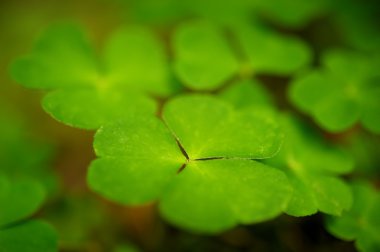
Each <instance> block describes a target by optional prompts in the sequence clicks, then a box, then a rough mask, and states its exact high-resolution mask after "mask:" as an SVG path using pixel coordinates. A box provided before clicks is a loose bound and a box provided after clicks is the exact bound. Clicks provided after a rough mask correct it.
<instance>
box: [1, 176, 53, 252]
mask: <svg viewBox="0 0 380 252" xmlns="http://www.w3.org/2000/svg"><path fill="white" fill-rule="evenodd" d="M44 199H45V190H44V188H43V187H42V185H41V184H40V183H38V182H37V181H34V180H26V179H20V180H10V179H8V178H7V177H6V176H4V175H1V174H0V208H1V211H0V248H1V251H9V252H21V251H33V252H34V251H57V237H56V235H55V232H54V231H53V230H52V228H51V227H50V226H49V225H47V224H45V223H44V222H42V221H37V220H36V221H25V222H21V223H18V222H19V221H22V220H24V219H25V218H27V217H29V216H30V215H32V214H33V213H34V212H36V211H37V210H38V209H39V208H40V206H41V204H42V202H43V201H44Z"/></svg>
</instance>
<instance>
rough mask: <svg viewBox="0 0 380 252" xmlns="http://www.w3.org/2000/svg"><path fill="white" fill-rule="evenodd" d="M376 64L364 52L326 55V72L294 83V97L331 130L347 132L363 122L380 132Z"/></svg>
mask: <svg viewBox="0 0 380 252" xmlns="http://www.w3.org/2000/svg"><path fill="white" fill-rule="evenodd" d="M375 62H376V61H374V60H373V59H371V58H370V57H369V56H366V55H362V54H360V53H353V52H343V51H330V52H328V53H325V54H324V56H323V59H322V63H323V68H322V69H318V70H312V71H310V72H308V73H305V74H303V75H302V76H300V77H298V78H296V79H295V80H294V82H293V83H292V86H291V89H290V92H289V94H290V98H291V100H292V101H293V103H294V104H295V105H296V106H297V107H299V108H300V109H302V110H303V111H305V112H306V113H309V114H310V115H311V116H312V117H313V118H314V119H315V120H316V122H317V123H318V124H319V125H321V126H322V127H324V128H325V129H327V130H328V131H331V132H339V131H343V130H347V129H348V128H350V127H352V126H353V125H354V124H356V123H357V122H359V121H360V122H361V124H362V125H363V126H364V127H365V128H367V129H368V130H370V131H372V132H374V133H380V120H379V116H378V115H379V113H380V103H379V96H380V85H379V80H380V79H379V78H380V72H379V71H378V69H377V64H375Z"/></svg>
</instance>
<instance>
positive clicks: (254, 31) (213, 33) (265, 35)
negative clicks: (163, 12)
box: [173, 21, 310, 90]
mask: <svg viewBox="0 0 380 252" xmlns="http://www.w3.org/2000/svg"><path fill="white" fill-rule="evenodd" d="M230 30H231V31H232V36H233V37H232V38H231V40H232V41H229V40H228V39H227V37H226V36H225V34H224V33H223V30H222V29H221V28H220V27H219V26H216V25H214V24H211V23H207V22H205V21H193V22H190V23H185V24H182V25H181V26H179V27H178V28H177V30H176V32H175V33H174V35H173V47H174V53H175V60H174V68H175V71H176V73H177V75H178V77H179V78H180V80H182V81H183V82H184V84H185V85H187V86H188V87H189V88H192V89H201V90H212V89H216V88H218V87H220V86H221V85H222V84H223V83H224V82H226V81H228V80H229V79H231V78H233V77H234V76H235V75H237V74H239V73H240V74H242V75H244V76H246V75H251V73H255V74H257V73H273V74H276V75H287V74H291V73H293V72H295V71H297V70H299V69H300V68H301V67H303V66H304V65H306V64H307V63H308V62H309V61H310V51H309V49H308V47H307V46H306V45H305V44H304V43H303V42H301V41H300V40H298V39H296V38H293V37H286V36H282V35H278V34H276V33H274V32H272V31H270V30H268V29H265V28H264V27H261V26H258V25H256V26H255V25H247V24H245V23H242V24H239V25H233V26H232V28H231V29H230ZM233 42H235V43H233ZM233 49H236V50H235V51H234V50H233ZM238 52H240V53H238ZM240 54H241V55H240ZM239 55H240V57H238V56H239Z"/></svg>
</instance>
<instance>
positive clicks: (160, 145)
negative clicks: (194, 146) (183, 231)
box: [88, 115, 186, 205]
mask: <svg viewBox="0 0 380 252" xmlns="http://www.w3.org/2000/svg"><path fill="white" fill-rule="evenodd" d="M94 148H95V151H96V154H97V155H98V156H100V157H102V158H101V159H97V160H95V161H94V162H93V163H92V164H91V167H90V171H89V174H88V182H89V184H90V186H91V188H92V189H93V190H95V191H98V192H100V193H102V194H103V195H104V196H106V197H107V198H109V199H112V200H115V201H118V202H120V203H124V204H132V205H136V204H142V203H146V202H149V201H153V200H156V199H157V198H158V197H159V196H160V194H162V191H163V189H164V187H165V186H166V184H167V183H168V181H170V179H171V178H173V177H174V176H175V175H176V172H177V170H178V169H179V168H180V167H181V165H182V164H183V163H184V162H185V160H186V159H185V157H184V156H183V155H182V153H181V151H180V149H179V148H178V146H177V144H176V141H175V139H174V138H173V136H172V135H171V133H170V131H169V130H168V129H167V128H166V127H165V125H164V124H163V123H162V122H161V121H160V120H158V119H157V118H155V117H153V116H149V115H145V116H143V115H136V116H134V117H129V118H126V120H125V121H124V122H119V123H117V124H113V125H110V126H108V127H104V128H101V129H100V130H99V131H98V132H97V134H96V136H95V142H94ZM110 169H112V170H110ZM147 174H149V176H147Z"/></svg>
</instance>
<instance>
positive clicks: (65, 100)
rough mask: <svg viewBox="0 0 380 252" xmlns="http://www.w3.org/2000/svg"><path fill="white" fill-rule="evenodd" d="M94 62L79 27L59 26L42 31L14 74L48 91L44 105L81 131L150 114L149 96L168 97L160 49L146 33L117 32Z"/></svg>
mask: <svg viewBox="0 0 380 252" xmlns="http://www.w3.org/2000/svg"><path fill="white" fill-rule="evenodd" d="M98 58H99V57H98V56H97V55H96V54H95V52H94V49H93V48H92V47H91V45H90V43H89V42H88V41H87V39H86V37H85V35H84V34H83V32H82V31H81V30H80V29H79V28H78V27H75V26H73V25H60V26H57V27H52V28H51V29H50V30H48V31H46V32H45V34H43V36H42V37H41V38H40V39H39V40H38V41H37V43H36V45H35V48H34V50H33V52H32V53H31V54H30V55H28V56H25V57H24V58H21V59H19V60H18V61H16V62H15V63H14V65H13V67H12V73H13V76H14V78H15V79H16V80H17V81H18V82H20V83H22V84H23V85H25V86H27V87H31V88H39V89H47V90H49V91H51V92H49V93H48V94H47V95H46V96H45V98H44V99H43V102H42V103H43V107H44V109H45V110H46V111H47V112H48V113H49V114H51V115H52V116H53V117H54V118H56V119H57V120H59V121H62V122H63V123H65V124H68V125H72V126H75V127H79V128H85V129H96V128H98V127H99V126H100V125H101V124H103V123H104V122H106V121H108V120H112V119H115V118H119V117H122V116H123V115H126V114H130V113H133V112H134V111H136V110H139V111H146V112H150V113H154V112H155V109H156V103H155V101H154V100H153V99H152V98H150V97H149V96H148V94H147V93H148V92H149V93H151V94H152V95H165V94H167V93H170V90H171V87H170V85H169V83H170V80H169V72H168V69H167V66H166V56H165V53H164V49H163V47H162V45H161V44H160V43H159V42H158V41H157V39H156V38H155V36H154V35H153V34H152V33H151V32H150V31H148V30H146V29H144V28H140V27H129V28H125V29H121V30H120V31H118V32H116V33H115V34H114V35H112V36H111V38H110V39H109V41H108V43H107V44H106V46H105V49H104V53H103V56H102V57H100V59H98ZM147 58H149V61H146V59H147ZM84 101H85V102H84Z"/></svg>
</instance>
